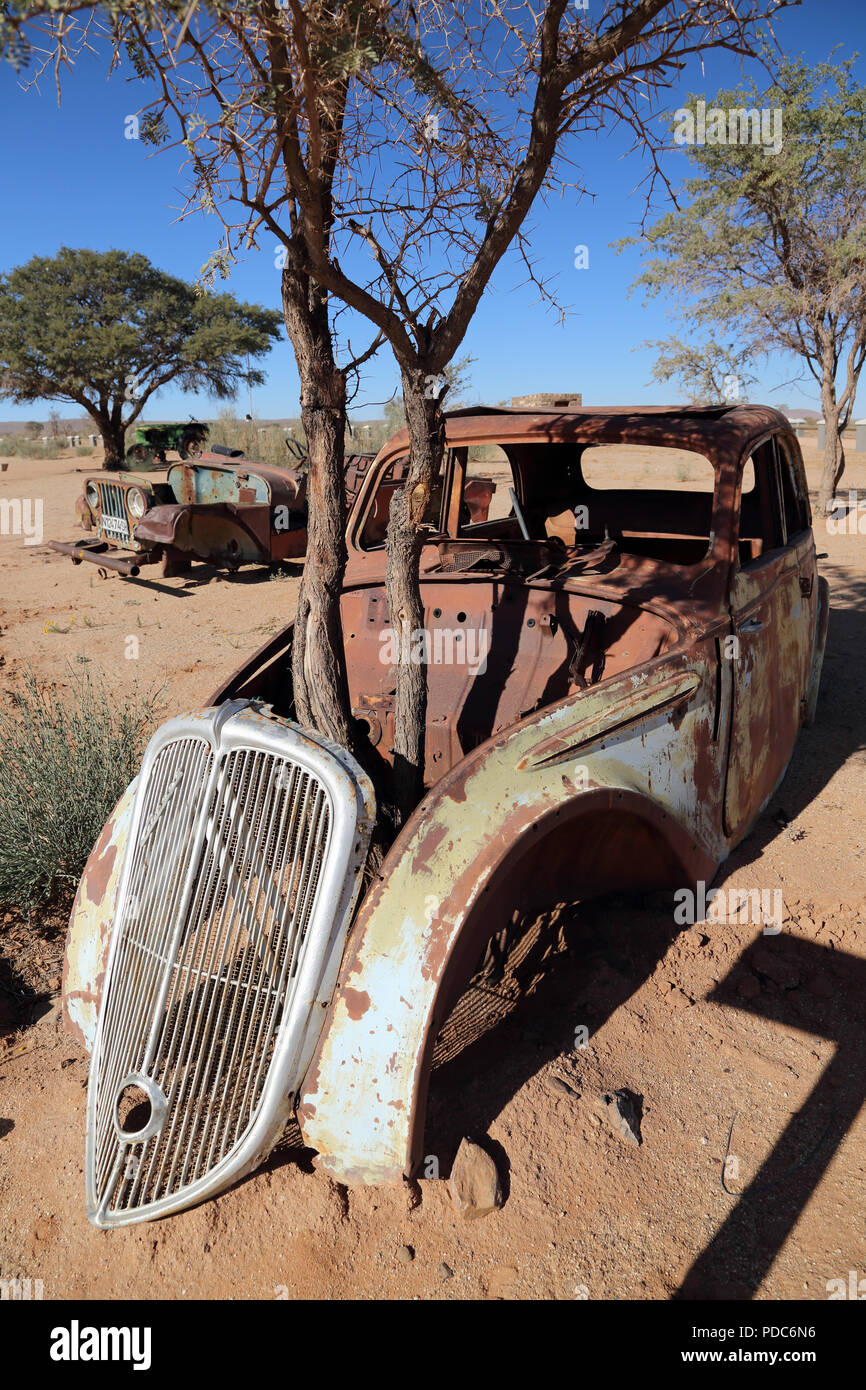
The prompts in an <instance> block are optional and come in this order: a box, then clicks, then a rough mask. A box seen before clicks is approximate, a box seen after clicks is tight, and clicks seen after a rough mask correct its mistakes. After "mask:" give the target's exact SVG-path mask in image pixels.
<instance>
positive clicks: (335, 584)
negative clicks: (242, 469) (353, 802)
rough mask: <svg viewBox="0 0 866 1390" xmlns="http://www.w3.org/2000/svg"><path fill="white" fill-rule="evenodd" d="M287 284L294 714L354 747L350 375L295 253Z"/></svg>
mask: <svg viewBox="0 0 866 1390" xmlns="http://www.w3.org/2000/svg"><path fill="white" fill-rule="evenodd" d="M282 292H283V312H284V315H285V320H286V328H287V329H288V333H289V338H290V339H291V342H292V347H293V348H294V351H295V359H296V361H297V365H298V374H299V376H300V379H301V420H302V423H303V426H304V432H305V434H306V436H307V449H308V452H309V473H308V478H307V498H308V506H309V524H308V532H307V558H306V560H305V562H304V573H303V578H302V580H301V588H300V593H299V594H298V609H297V614H296V616H295V638H294V644H293V649H292V679H293V683H294V693H295V714H296V717H297V720H298V722H299V723H300V724H304V725H306V726H307V727H309V728H313V729H317V730H318V731H319V732H320V733H323V734H325V735H326V736H327V737H328V738H331V739H333V740H334V741H335V742H336V743H339V744H341V745H342V746H343V747H344V748H348V749H350V750H351V749H354V746H355V743H356V738H355V733H354V721H353V719H352V711H351V708H350V704H349V683H348V680H347V677H346V658H345V649H344V645H343V627H342V621H341V616H340V594H341V591H342V587H343V575H344V573H345V569H346V476H345V467H344V448H345V427H346V382H345V378H344V376H343V373H342V371H341V370H340V369H339V368H338V367H337V365H336V363H335V362H334V355H333V348H332V342H331V326H330V322H329V319H328V301H327V295H326V294H325V293H324V292H323V291H321V290H319V289H318V288H317V287H316V286H313V285H311V284H310V281H309V278H308V277H307V276H306V275H305V274H304V273H303V272H302V271H300V270H299V269H298V268H297V267H296V266H295V265H294V264H293V263H292V256H291V253H290V255H289V259H288V260H287V263H286V265H285V267H284V269H283V280H282Z"/></svg>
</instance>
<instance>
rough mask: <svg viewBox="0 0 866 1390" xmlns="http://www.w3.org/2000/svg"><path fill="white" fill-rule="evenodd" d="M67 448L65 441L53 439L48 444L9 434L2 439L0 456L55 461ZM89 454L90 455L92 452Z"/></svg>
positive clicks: (0, 440) (0, 441) (20, 435)
mask: <svg viewBox="0 0 866 1390" xmlns="http://www.w3.org/2000/svg"><path fill="white" fill-rule="evenodd" d="M66 448H67V444H66V440H65V439H52V440H50V441H49V442H48V443H47V444H43V443H42V442H41V441H40V440H36V439H27V438H26V437H25V436H24V435H22V434H7V435H5V436H4V437H3V438H2V439H0V454H3V455H4V456H5V457H6V458H24V459H54V458H57V456H58V455H59V454H62V453H65V452H66ZM87 452H88V453H90V450H89V449H88V451H87Z"/></svg>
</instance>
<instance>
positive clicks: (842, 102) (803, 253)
mask: <svg viewBox="0 0 866 1390" xmlns="http://www.w3.org/2000/svg"><path fill="white" fill-rule="evenodd" d="M708 107H709V108H712V110H719V111H724V112H730V111H734V112H736V111H738V110H739V111H741V112H743V113H744V114H748V113H749V112H754V114H756V115H757V114H758V108H764V109H769V110H770V111H776V110H781V112H782V127H783V142H782V147H781V150H780V151H779V152H778V153H777V152H775V151H774V150H773V149H767V150H765V149H764V147H763V145H762V144H760V143H755V144H752V143H748V144H746V143H738V142H737V141H732V140H730V139H729V138H727V139H725V140H724V141H720V142H718V143H709V139H710V133H709V131H708V133H707V140H708V143H707V144H705V145H697V144H695V145H692V146H690V147H689V149H688V151H687V153H688V157H689V159H690V161H691V162H692V163H693V164H694V165H695V166H696V167H697V168H698V169H700V170H701V173H700V175H699V176H698V177H696V178H691V179H688V180H687V181H686V182H685V192H686V194H687V196H688V197H689V199H690V201H689V202H688V205H687V206H685V207H683V208H682V209H681V210H679V211H676V212H671V213H668V214H667V216H665V217H664V218H662V219H661V220H660V221H658V222H657V223H656V224H655V225H654V226H652V227H650V228H649V229H648V230H647V231H646V233H645V245H646V251H647V253H648V256H649V259H648V262H647V264H646V266H645V268H644V270H643V273H642V274H641V275H640V277H639V278H638V279H637V281H636V282H635V283H636V284H637V285H640V286H642V287H643V288H644V289H645V290H646V291H647V293H648V295H650V296H652V295H655V294H658V293H659V292H665V293H668V294H670V295H672V296H673V297H674V298H675V300H676V302H677V304H678V305H679V306H680V308H681V312H682V316H683V318H684V319H685V318H687V319H688V321H689V322H690V323H691V324H693V325H697V326H716V325H721V326H722V327H723V328H724V330H725V332H726V333H727V334H728V335H730V336H732V337H733V336H735V337H736V339H737V341H738V343H739V346H740V347H741V349H742V350H743V352H744V353H745V355H747V356H749V355H766V354H767V353H769V352H771V351H777V352H778V351H783V352H788V353H792V354H794V355H795V356H797V357H799V358H801V359H802V361H803V362H804V363H805V365H806V367H807V369H808V371H809V372H810V373H811V375H812V376H813V377H814V378H815V380H816V382H817V383H818V385H819V387H820V392H821V406H822V410H823V413H824V419H825V420H826V422H827V429H826V444H825V450H824V467H823V474H822V478H821V487H820V492H819V496H818V508H819V511H821V512H827V511H829V510H832V505H833V502H832V499H833V495H834V492H835V490H836V486H837V484H838V482H839V480H840V478H841V477H842V473H843V471H844V468H845V452H844V448H843V445H842V432H843V430H844V429H845V427H846V426H847V424H848V422H849V420H850V418H851V412H852V410H853V408H854V404H855V398H856V393H857V384H858V381H859V379H860V373H861V370H862V368H863V364H864V361H866V161H864V159H863V148H864V137H866V88H864V87H861V86H858V84H857V83H856V81H855V80H854V77H853V74H852V63H851V62H846V63H843V64H841V65H838V66H834V65H830V64H821V65H818V66H817V67H811V66H810V65H808V64H807V63H806V62H804V61H803V60H789V61H786V62H784V63H782V64H781V66H780V68H779V71H778V74H777V75H776V78H775V80H774V81H773V83H772V84H771V85H770V86H768V87H766V88H764V89H761V90H759V89H758V88H757V86H756V85H755V84H754V82H753V83H752V84H751V85H750V86H749V87H747V88H746V89H744V90H737V91H724V92H719V93H718V94H717V95H716V96H715V97H714V98H712V101H711V102H709V103H708ZM684 109H685V108H684ZM714 134H715V136H717V135H718V134H719V132H715V133H714ZM642 240H643V238H642ZM840 375H841V382H840Z"/></svg>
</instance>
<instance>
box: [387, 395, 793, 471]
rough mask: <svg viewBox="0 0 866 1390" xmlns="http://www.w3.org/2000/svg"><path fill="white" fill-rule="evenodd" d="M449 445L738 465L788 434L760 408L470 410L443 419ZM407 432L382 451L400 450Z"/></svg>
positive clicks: (783, 423) (774, 415) (779, 417)
mask: <svg viewBox="0 0 866 1390" xmlns="http://www.w3.org/2000/svg"><path fill="white" fill-rule="evenodd" d="M445 428H446V439H447V442H448V444H449V445H458V444H492V443H497V444H508V443H515V444H516V443H521V444H532V443H539V444H540V443H551V444H554V443H568V442H570V441H576V440H580V441H581V442H584V443H636V444H641V443H644V444H655V445H664V446H668V447H672V448H681V449H692V450H695V451H697V452H703V453H712V454H716V455H718V454H724V455H725V456H726V457H728V458H737V459H741V458H742V457H743V455H744V451H745V449H746V448H747V447H748V445H749V444H751V443H753V442H755V441H757V440H758V439H759V438H760V437H761V436H763V435H766V434H767V433H769V432H771V431H784V432H785V433H788V434H790V433H791V426H790V424H789V422H788V419H787V417H786V416H784V415H783V414H782V413H781V411H779V410H776V409H774V407H772V406H765V405H711V406H694V405H644V406H624V405H623V406H586V407H574V408H571V409H569V410H559V409H556V408H535V407H533V408H528V407H521V408H519V409H511V408H509V407H507V406H472V407H469V408H467V409H461V410H452V411H449V412H447V413H446V416H445ZM408 443H409V435H408V431H407V430H406V429H403V430H400V432H399V433H398V434H395V435H394V437H393V439H391V440H389V442H388V444H387V445H386V451H387V454H388V455H389V456H390V455H391V454H392V453H398V452H400V450H401V449H402V450H405V449H406V448H407V446H408Z"/></svg>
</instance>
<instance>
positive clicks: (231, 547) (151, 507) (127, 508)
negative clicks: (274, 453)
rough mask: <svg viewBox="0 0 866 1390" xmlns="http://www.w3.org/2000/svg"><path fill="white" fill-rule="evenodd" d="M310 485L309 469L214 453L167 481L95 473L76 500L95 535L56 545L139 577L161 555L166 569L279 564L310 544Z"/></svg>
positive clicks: (176, 469) (173, 469) (175, 468)
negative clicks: (306, 471)
mask: <svg viewBox="0 0 866 1390" xmlns="http://www.w3.org/2000/svg"><path fill="white" fill-rule="evenodd" d="M306 491H307V480H306V476H305V475H304V474H303V473H299V472H296V471H294V470H292V469H288V468H275V467H272V466H271V465H269V464H265V463H252V462H249V461H248V460H246V459H242V460H237V461H229V460H228V459H226V458H225V457H224V456H222V455H220V454H213V453H210V454H203V455H202V456H201V458H200V459H199V460H197V461H196V462H183V463H175V464H172V465H171V466H170V467H169V469H168V472H167V474H166V478H165V481H161V480H160V481H157V480H155V479H151V478H148V477H144V476H142V475H141V474H138V473H105V472H103V473H95V474H94V475H93V476H92V477H89V478H87V479H86V481H85V484H84V492H83V493H82V494H81V496H80V497H79V499H78V502H77V503H76V514H77V516H78V519H79V521H80V523H81V526H82V528H83V529H84V530H85V531H93V532H94V533H95V537H94V539H93V540H92V541H52V542H51V545H52V548H53V549H54V550H59V551H61V552H62V553H63V554H65V555H69V556H70V557H71V559H72V560H73V562H74V563H80V562H81V561H82V560H88V561H90V562H91V563H93V564H96V565H99V566H100V567H101V568H103V569H111V570H116V571H118V572H119V573H120V574H124V575H129V576H132V577H134V576H135V575H137V574H138V573H139V570H140V568H141V566H142V565H146V564H155V563H157V562H161V563H162V568H163V573H172V572H174V571H175V570H176V569H177V568H179V567H182V566H183V565H186V564H188V563H189V562H190V561H191V560H201V561H204V562H205V563H206V564H210V565H216V566H218V567H219V568H223V569H229V570H236V569H239V568H240V567H241V566H242V565H271V564H277V563H279V562H280V561H282V560H289V559H295V558H297V557H298V556H300V555H303V554H304V552H305V551H306V548H307V503H306ZM119 551H127V552H131V553H129V554H126V555H124V554H120V553H118V552H119Z"/></svg>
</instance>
